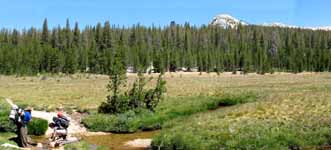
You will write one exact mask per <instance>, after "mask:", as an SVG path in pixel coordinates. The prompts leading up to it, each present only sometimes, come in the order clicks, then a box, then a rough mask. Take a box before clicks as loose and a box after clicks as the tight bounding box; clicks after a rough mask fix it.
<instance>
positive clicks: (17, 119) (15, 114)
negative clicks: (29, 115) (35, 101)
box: [9, 107, 23, 123]
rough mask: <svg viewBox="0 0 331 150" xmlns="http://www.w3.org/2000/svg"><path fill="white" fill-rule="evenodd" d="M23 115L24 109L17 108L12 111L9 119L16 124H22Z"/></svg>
mask: <svg viewBox="0 0 331 150" xmlns="http://www.w3.org/2000/svg"><path fill="white" fill-rule="evenodd" d="M22 113H23V110H22V109H20V108H17V107H15V108H14V107H13V108H12V109H11V110H10V114H9V119H10V120H11V121H12V122H14V123H20V122H22V118H21V116H20V115H19V114H22Z"/></svg>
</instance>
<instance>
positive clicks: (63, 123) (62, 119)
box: [58, 117, 70, 129]
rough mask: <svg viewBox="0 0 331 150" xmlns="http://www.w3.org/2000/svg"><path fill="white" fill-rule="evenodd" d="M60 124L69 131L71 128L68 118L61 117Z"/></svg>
mask: <svg viewBox="0 0 331 150" xmlns="http://www.w3.org/2000/svg"><path fill="white" fill-rule="evenodd" d="M58 119H59V122H60V124H61V126H62V127H63V128H65V129H67V128H68V127H69V124H70V120H69V119H68V118H66V117H59V118H58Z"/></svg>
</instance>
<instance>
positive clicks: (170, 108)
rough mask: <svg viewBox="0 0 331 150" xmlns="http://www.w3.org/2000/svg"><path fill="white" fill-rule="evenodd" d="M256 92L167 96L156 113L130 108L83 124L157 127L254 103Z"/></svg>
mask: <svg viewBox="0 0 331 150" xmlns="http://www.w3.org/2000/svg"><path fill="white" fill-rule="evenodd" d="M255 100H256V96H255V95H254V94H253V93H241V94H238V95H223V96H220V95H219V96H218V97H217V96H202V95H201V96H194V97H173V98H167V99H166V100H164V101H163V102H161V103H160V105H159V106H158V107H157V108H156V112H155V113H153V112H149V111H146V110H141V111H138V112H137V111H136V112H135V111H130V112H127V113H124V114H119V115H106V114H93V115H90V116H88V117H86V118H84V119H83V123H84V124H85V126H86V127H88V128H89V129H90V130H92V131H105V132H121V133H123V132H124V133H125V132H136V131H138V130H155V129H159V128H161V127H162V125H163V124H164V123H166V122H168V121H170V120H172V119H175V118H183V117H188V116H190V115H192V114H195V113H198V112H204V111H208V110H213V109H216V108H218V107H222V106H231V105H236V104H242V103H247V102H253V101H255Z"/></svg>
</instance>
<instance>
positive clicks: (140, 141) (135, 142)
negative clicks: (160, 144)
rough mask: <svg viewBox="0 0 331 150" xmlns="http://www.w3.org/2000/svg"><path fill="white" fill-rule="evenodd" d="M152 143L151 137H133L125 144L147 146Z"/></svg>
mask: <svg viewBox="0 0 331 150" xmlns="http://www.w3.org/2000/svg"><path fill="white" fill-rule="evenodd" d="M151 144H152V139H135V140H133V141H129V142H127V143H126V144H125V145H126V146H130V147H135V148H148V147H150V146H151Z"/></svg>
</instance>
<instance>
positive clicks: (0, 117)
mask: <svg viewBox="0 0 331 150" xmlns="http://www.w3.org/2000/svg"><path fill="white" fill-rule="evenodd" d="M10 109H11V108H10V106H9V104H8V103H7V102H5V101H4V100H3V99H0V132H14V131H15V130H16V126H15V125H14V123H12V122H10V121H9V118H8V117H9V113H10Z"/></svg>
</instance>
